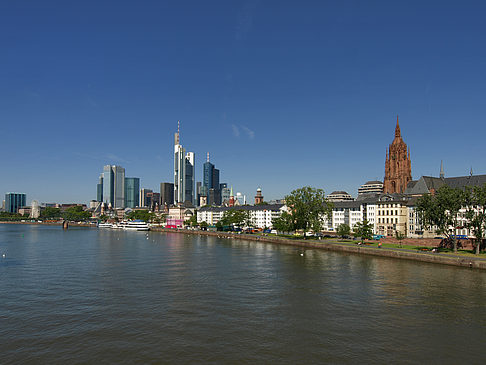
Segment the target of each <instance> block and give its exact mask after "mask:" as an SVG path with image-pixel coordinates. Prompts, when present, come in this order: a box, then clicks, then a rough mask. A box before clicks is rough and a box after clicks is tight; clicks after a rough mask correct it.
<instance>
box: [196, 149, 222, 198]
mask: <svg viewBox="0 0 486 365" xmlns="http://www.w3.org/2000/svg"><path fill="white" fill-rule="evenodd" d="M202 187H203V188H202V189H201V194H204V195H205V196H207V203H208V204H209V205H213V204H216V205H219V204H221V189H220V186H219V170H218V169H216V168H214V165H213V164H212V163H211V162H209V152H208V156H207V161H206V162H205V163H204V164H203V186H202Z"/></svg>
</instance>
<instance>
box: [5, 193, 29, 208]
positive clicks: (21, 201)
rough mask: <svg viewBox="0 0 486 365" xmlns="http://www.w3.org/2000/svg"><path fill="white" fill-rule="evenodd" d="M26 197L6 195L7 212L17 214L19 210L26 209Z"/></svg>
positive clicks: (17, 194) (15, 194)
mask: <svg viewBox="0 0 486 365" xmlns="http://www.w3.org/2000/svg"><path fill="white" fill-rule="evenodd" d="M25 202H26V195H25V194H23V193H7V194H5V211H6V212H9V213H17V212H18V210H19V208H22V207H25Z"/></svg>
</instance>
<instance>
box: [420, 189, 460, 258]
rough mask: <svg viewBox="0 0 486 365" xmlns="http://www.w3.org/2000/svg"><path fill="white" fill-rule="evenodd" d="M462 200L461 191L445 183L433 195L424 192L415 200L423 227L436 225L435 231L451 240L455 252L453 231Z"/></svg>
mask: <svg viewBox="0 0 486 365" xmlns="http://www.w3.org/2000/svg"><path fill="white" fill-rule="evenodd" d="M463 201H464V195H463V192H462V191H461V190H459V189H453V188H450V187H449V186H447V185H443V186H441V187H440V188H439V189H438V190H437V192H436V194H435V195H431V194H426V195H423V196H421V197H420V198H419V200H418V201H417V209H416V210H417V213H418V216H419V219H420V220H421V222H422V224H423V225H424V227H427V228H431V227H434V226H435V227H437V232H438V233H440V234H443V235H445V236H446V238H447V240H448V241H450V242H452V245H453V248H454V252H457V241H456V239H455V232H456V228H457V223H458V213H459V210H460V209H461V207H462V203H463Z"/></svg>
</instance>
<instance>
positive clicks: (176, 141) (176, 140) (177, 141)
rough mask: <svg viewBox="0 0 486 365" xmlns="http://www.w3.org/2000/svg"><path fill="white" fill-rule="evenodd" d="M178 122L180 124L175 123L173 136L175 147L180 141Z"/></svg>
mask: <svg viewBox="0 0 486 365" xmlns="http://www.w3.org/2000/svg"><path fill="white" fill-rule="evenodd" d="M180 122H181V121H180V120H178V121H177V133H176V134H175V138H174V144H176V145H177V144H179V140H180V138H179V129H180V128H179V127H180Z"/></svg>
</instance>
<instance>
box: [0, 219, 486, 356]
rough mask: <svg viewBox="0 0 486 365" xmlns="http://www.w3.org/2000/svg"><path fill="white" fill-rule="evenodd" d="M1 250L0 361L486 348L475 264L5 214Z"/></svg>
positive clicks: (480, 351)
mask: <svg viewBox="0 0 486 365" xmlns="http://www.w3.org/2000/svg"><path fill="white" fill-rule="evenodd" d="M0 253H1V254H3V253H5V254H6V258H0V278H1V287H0V356H1V358H0V363H3V364H5V363H39V362H40V363H99V362H105V363H136V362H138V363H174V364H185V363H199V362H203V363H239V364H254V363H266V364H268V363H279V364H281V363H287V364H297V363H300V364H302V363H358V362H360V363H361V362H366V363H411V364H413V363H416V364H418V363H422V364H423V363H450V364H457V363H482V362H483V361H484V356H485V355H486V349H485V340H486V311H485V309H486V273H484V272H481V271H476V270H469V269H463V268H455V267H448V266H440V265H432V264H424V263H414V262H409V261H400V260H393V259H386V258H370V257H361V256H355V255H345V254H341V253H330V252H325V251H319V250H307V251H305V254H304V256H301V255H300V253H301V250H299V249H296V248H293V247H285V246H278V245H272V244H263V243H255V242H248V241H239V240H229V239H218V238H214V237H205V236H193V235H183V234H177V233H172V234H164V233H148V235H147V234H146V233H144V232H124V231H113V230H97V229H88V228H70V229H69V230H67V231H63V230H62V229H61V228H60V227H48V226H24V225H5V224H3V225H0ZM0 257H1V255H0Z"/></svg>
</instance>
